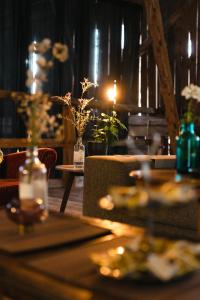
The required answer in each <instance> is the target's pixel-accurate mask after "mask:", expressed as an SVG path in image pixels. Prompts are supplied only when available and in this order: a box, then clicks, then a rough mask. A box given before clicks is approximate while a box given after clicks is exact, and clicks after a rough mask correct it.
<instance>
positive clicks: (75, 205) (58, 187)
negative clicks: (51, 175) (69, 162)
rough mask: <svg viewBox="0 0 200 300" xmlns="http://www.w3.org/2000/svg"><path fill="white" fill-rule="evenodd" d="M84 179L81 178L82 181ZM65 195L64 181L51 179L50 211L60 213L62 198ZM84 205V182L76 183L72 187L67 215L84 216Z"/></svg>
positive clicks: (66, 210)
mask: <svg viewBox="0 0 200 300" xmlns="http://www.w3.org/2000/svg"><path fill="white" fill-rule="evenodd" d="M77 179H79V178H77ZM81 179H82V177H80V180H81ZM63 193H64V185H63V182H62V180H58V179H50V180H49V209H50V210H53V211H59V209H60V204H61V200H62V196H63ZM82 203H83V181H82V182H80V181H78V182H77V181H76V182H75V184H74V185H73V187H72V190H71V193H70V197H69V201H68V203H67V206H66V209H65V213H69V214H72V215H81V214H82Z"/></svg>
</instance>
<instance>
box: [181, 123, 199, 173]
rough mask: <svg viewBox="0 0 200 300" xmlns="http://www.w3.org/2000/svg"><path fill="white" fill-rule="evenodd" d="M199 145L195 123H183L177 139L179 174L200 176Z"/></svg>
mask: <svg viewBox="0 0 200 300" xmlns="http://www.w3.org/2000/svg"><path fill="white" fill-rule="evenodd" d="M199 145H200V138H199V136H197V135H196V134H195V130H194V123H192V122H191V123H182V124H181V129H180V135H179V136H178V137H177V138H176V169H177V172H178V173H179V174H191V175H198V174H199Z"/></svg>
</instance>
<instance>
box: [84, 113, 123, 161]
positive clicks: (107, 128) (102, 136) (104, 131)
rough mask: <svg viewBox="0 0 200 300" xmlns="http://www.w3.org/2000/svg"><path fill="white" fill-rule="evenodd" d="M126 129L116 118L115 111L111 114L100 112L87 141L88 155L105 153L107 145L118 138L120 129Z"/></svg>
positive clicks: (106, 152)
mask: <svg viewBox="0 0 200 300" xmlns="http://www.w3.org/2000/svg"><path fill="white" fill-rule="evenodd" d="M122 129H124V130H127V128H126V126H125V125H124V124H123V123H122V122H121V121H120V120H119V119H118V117H117V113H116V111H114V110H113V111H112V112H111V114H110V115H109V114H105V113H101V115H100V117H98V118H97V124H95V125H94V128H93V129H92V136H91V140H90V141H89V142H88V154H89V155H107V154H108V149H109V146H111V145H112V144H113V143H114V142H116V141H117V140H118V138H119V133H120V130H122Z"/></svg>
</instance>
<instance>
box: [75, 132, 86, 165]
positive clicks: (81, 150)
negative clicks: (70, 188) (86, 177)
mask: <svg viewBox="0 0 200 300" xmlns="http://www.w3.org/2000/svg"><path fill="white" fill-rule="evenodd" d="M84 162H85V146H84V145H83V141H82V136H78V139H77V142H76V144H75V145H74V167H75V168H84Z"/></svg>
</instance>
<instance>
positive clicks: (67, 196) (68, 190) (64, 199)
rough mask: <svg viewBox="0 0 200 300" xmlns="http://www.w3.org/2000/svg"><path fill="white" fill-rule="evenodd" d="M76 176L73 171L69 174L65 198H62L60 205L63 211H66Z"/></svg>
mask: <svg viewBox="0 0 200 300" xmlns="http://www.w3.org/2000/svg"><path fill="white" fill-rule="evenodd" d="M74 177H75V175H74V174H73V173H69V174H67V180H66V187H65V191H64V195H63V199H62V202H61V206H60V212H61V213H64V212H65V207H66V205H67V202H68V199H69V195H70V191H71V188H72V184H73V182H74Z"/></svg>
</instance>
